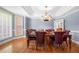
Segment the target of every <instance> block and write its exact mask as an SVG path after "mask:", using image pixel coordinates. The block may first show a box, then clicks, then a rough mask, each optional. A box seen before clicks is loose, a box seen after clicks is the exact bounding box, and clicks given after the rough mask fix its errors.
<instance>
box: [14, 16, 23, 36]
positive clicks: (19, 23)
mask: <svg viewBox="0 0 79 59" xmlns="http://www.w3.org/2000/svg"><path fill="white" fill-rule="evenodd" d="M23 20H24V19H23V17H22V16H15V36H19V35H23V32H24V28H23V27H24V26H23Z"/></svg>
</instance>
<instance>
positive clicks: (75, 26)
mask: <svg viewBox="0 0 79 59" xmlns="http://www.w3.org/2000/svg"><path fill="white" fill-rule="evenodd" d="M64 19H65V28H66V29H68V30H70V31H76V32H72V39H73V40H75V41H77V42H79V11H77V12H75V13H73V14H70V15H68V16H66V17H64ZM77 31H78V32H77Z"/></svg>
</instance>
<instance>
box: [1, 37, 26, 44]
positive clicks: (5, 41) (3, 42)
mask: <svg viewBox="0 0 79 59" xmlns="http://www.w3.org/2000/svg"><path fill="white" fill-rule="evenodd" d="M22 37H25V36H19V37H13V38H10V39H7V40H4V41H2V42H0V45H1V44H5V43H7V42H9V41H12V40H15V39H18V38H22Z"/></svg>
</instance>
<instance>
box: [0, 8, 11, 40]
mask: <svg viewBox="0 0 79 59" xmlns="http://www.w3.org/2000/svg"><path fill="white" fill-rule="evenodd" d="M8 37H12V14H10V13H9V12H7V11H5V10H3V9H0V40H3V39H5V38H8Z"/></svg>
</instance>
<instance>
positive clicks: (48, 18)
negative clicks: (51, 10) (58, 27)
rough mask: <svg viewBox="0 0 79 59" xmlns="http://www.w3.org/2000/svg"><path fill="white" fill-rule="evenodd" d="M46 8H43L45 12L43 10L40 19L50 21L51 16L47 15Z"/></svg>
mask: <svg viewBox="0 0 79 59" xmlns="http://www.w3.org/2000/svg"><path fill="white" fill-rule="evenodd" d="M47 8H48V6H45V10H44V15H43V16H42V19H43V20H44V21H50V20H51V19H52V16H50V15H49V14H48V10H47Z"/></svg>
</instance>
